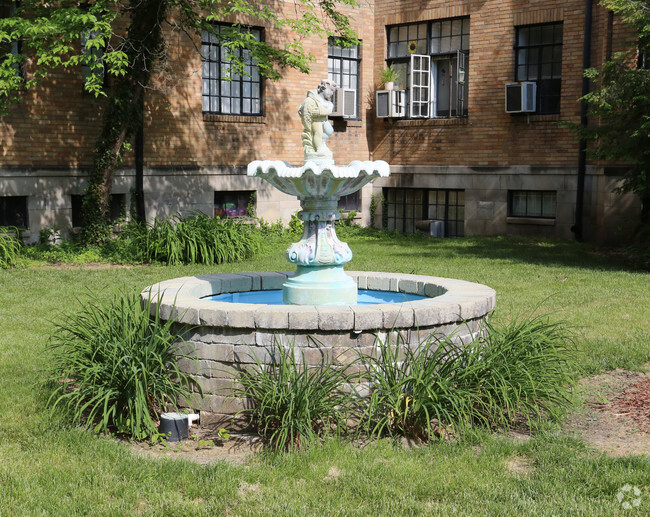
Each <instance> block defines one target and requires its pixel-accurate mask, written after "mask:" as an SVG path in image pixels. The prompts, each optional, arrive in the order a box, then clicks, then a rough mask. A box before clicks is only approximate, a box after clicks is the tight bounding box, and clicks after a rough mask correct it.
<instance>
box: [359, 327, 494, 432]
mask: <svg viewBox="0 0 650 517" xmlns="http://www.w3.org/2000/svg"><path fill="white" fill-rule="evenodd" d="M378 352H379V354H378V357H369V356H360V358H361V361H362V363H363V364H364V366H365V367H366V368H367V370H368V373H367V375H366V380H367V381H369V383H370V385H371V392H370V398H369V401H368V407H367V409H366V411H365V412H364V414H363V415H362V417H361V426H360V429H362V430H365V431H366V432H367V433H368V434H369V435H371V436H383V435H389V436H395V435H399V436H407V437H410V438H415V439H418V440H422V441H427V440H429V439H430V438H433V437H434V436H436V435H438V436H442V435H443V434H444V433H445V430H446V429H447V428H454V429H456V430H460V429H465V428H467V427H468V426H469V425H470V424H471V423H472V422H474V421H477V420H478V421H480V420H484V416H483V411H482V408H481V406H482V404H483V402H482V399H481V397H480V395H479V393H477V392H476V391H474V390H473V389H471V388H469V389H468V388H467V387H464V386H463V383H462V379H463V377H465V376H468V375H469V376H471V374H472V372H470V371H468V368H467V365H466V355H467V352H466V349H465V348H463V347H462V346H458V345H456V344H454V342H453V341H452V340H451V338H445V339H442V340H440V339H438V338H436V337H435V336H431V337H429V338H427V339H425V340H424V341H422V342H421V343H419V344H418V345H417V346H416V347H415V348H411V347H409V346H407V345H406V344H404V342H403V339H402V337H401V335H400V336H398V338H397V340H396V342H395V343H392V342H391V340H390V339H387V340H386V341H381V340H380V341H378Z"/></svg>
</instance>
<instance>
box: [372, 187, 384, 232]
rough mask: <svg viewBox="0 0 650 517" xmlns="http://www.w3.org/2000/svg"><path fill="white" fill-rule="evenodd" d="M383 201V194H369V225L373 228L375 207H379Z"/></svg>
mask: <svg viewBox="0 0 650 517" xmlns="http://www.w3.org/2000/svg"><path fill="white" fill-rule="evenodd" d="M383 202H384V196H383V195H382V194H379V196H377V197H375V195H374V194H371V195H370V227H371V228H374V227H375V215H376V214H377V209H378V208H379V205H381V204H382V203H383Z"/></svg>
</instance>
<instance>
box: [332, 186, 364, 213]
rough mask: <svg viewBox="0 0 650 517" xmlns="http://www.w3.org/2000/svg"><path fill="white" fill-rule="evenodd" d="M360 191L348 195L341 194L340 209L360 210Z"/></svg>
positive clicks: (347, 210)
mask: <svg viewBox="0 0 650 517" xmlns="http://www.w3.org/2000/svg"><path fill="white" fill-rule="evenodd" d="M359 201H360V198H359V191H358V190H357V191H356V192H353V193H352V194H348V195H347V196H341V197H340V198H339V203H338V207H337V208H338V209H339V210H343V211H344V212H351V211H353V210H356V211H357V212H358V211H359V204H360V203H359Z"/></svg>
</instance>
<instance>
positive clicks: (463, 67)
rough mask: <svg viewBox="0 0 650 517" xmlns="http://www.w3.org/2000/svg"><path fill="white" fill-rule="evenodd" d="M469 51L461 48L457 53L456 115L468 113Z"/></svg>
mask: <svg viewBox="0 0 650 517" xmlns="http://www.w3.org/2000/svg"><path fill="white" fill-rule="evenodd" d="M468 54H469V53H468V52H466V51H463V50H459V51H458V52H457V53H456V116H457V117H461V116H463V115H465V114H466V113H467V82H466V77H467V59H466V58H467V55H468Z"/></svg>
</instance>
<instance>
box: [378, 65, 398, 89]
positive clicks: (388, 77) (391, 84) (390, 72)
mask: <svg viewBox="0 0 650 517" xmlns="http://www.w3.org/2000/svg"><path fill="white" fill-rule="evenodd" d="M380 79H381V82H382V83H384V88H385V89H386V90H393V89H394V88H395V81H397V79H399V72H398V71H397V70H396V69H395V68H394V67H393V65H388V66H387V67H386V68H384V69H383V70H382V72H381V77H380Z"/></svg>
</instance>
